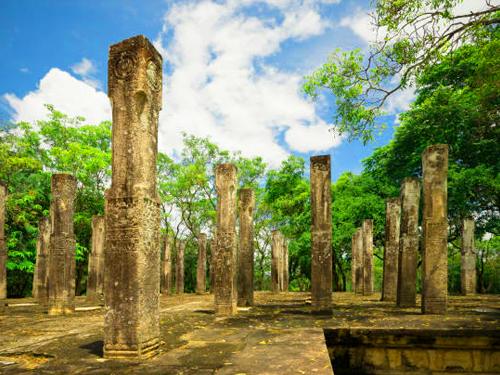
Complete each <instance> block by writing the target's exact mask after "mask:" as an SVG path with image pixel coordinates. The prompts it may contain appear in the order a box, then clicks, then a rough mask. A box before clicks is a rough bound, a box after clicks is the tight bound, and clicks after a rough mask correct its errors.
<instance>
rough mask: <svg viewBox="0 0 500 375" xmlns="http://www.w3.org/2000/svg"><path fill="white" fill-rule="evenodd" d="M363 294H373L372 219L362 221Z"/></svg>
mask: <svg viewBox="0 0 500 375" xmlns="http://www.w3.org/2000/svg"><path fill="white" fill-rule="evenodd" d="M363 284H364V285H363V295H364V296H371V295H372V294H373V220H372V219H366V220H364V221H363Z"/></svg>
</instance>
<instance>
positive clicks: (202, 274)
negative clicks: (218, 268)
mask: <svg viewBox="0 0 500 375" xmlns="http://www.w3.org/2000/svg"><path fill="white" fill-rule="evenodd" d="M206 291H207V235H206V234H205V233H200V234H199V235H198V263H197V267H196V292H197V293H198V294H203V293H205V292H206Z"/></svg>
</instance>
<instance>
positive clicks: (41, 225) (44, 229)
mask: <svg viewBox="0 0 500 375" xmlns="http://www.w3.org/2000/svg"><path fill="white" fill-rule="evenodd" d="M50 232H51V230H50V217H42V218H40V219H39V220H38V237H37V239H36V264H35V273H34V275H33V297H34V298H37V299H38V303H39V304H40V305H47V304H48V302H49V255H50Z"/></svg>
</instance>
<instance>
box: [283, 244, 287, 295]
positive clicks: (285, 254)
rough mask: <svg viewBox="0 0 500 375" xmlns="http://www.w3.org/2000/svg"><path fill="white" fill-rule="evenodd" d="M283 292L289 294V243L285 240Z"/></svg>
mask: <svg viewBox="0 0 500 375" xmlns="http://www.w3.org/2000/svg"><path fill="white" fill-rule="evenodd" d="M282 291H283V292H288V243H286V241H285V240H283V290H282Z"/></svg>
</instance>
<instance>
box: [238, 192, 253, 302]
mask: <svg viewBox="0 0 500 375" xmlns="http://www.w3.org/2000/svg"><path fill="white" fill-rule="evenodd" d="M238 195H239V224H240V238H239V241H240V243H239V253H238V306H253V215H254V207H255V193H254V191H253V189H241V190H240V192H239V193H238Z"/></svg>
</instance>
